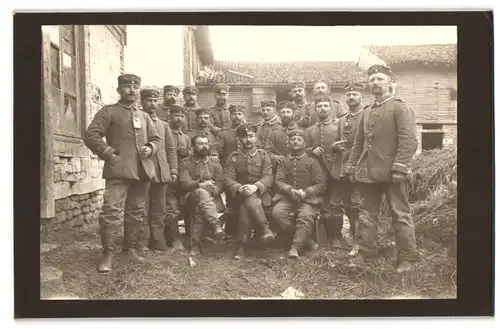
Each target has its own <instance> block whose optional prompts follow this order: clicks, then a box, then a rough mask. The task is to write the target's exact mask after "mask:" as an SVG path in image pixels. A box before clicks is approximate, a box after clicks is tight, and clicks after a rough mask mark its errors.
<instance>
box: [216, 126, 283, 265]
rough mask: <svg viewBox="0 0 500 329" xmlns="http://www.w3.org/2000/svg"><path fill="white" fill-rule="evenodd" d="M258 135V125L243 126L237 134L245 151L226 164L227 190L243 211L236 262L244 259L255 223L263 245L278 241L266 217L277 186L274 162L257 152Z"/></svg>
mask: <svg viewBox="0 0 500 329" xmlns="http://www.w3.org/2000/svg"><path fill="white" fill-rule="evenodd" d="M256 133H257V127H256V126H254V125H249V124H243V125H241V126H239V127H238V129H237V131H236V134H237V135H238V139H239V140H240V144H241V146H242V147H241V148H240V149H239V150H237V151H234V152H233V153H231V155H229V157H228V159H227V163H226V173H225V176H226V178H225V185H226V189H227V190H228V192H229V195H231V197H232V198H233V200H234V203H236V204H238V205H239V208H240V215H239V225H238V237H237V240H238V245H237V248H236V251H235V254H234V258H235V259H240V258H241V257H242V256H243V252H244V247H245V245H246V244H247V243H248V238H249V234H250V232H249V228H250V222H251V221H253V222H254V223H256V224H257V226H258V227H259V229H260V232H261V241H262V242H268V241H271V240H274V234H273V232H272V231H271V230H270V228H269V223H268V222H267V218H266V214H265V213H264V207H269V206H270V205H271V195H270V194H269V192H268V190H269V189H270V188H271V185H272V183H273V172H272V165H271V159H270V158H269V156H268V155H267V153H266V151H264V150H263V149H257V148H256V146H255V144H256V142H257V136H256Z"/></svg>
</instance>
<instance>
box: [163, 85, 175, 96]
mask: <svg viewBox="0 0 500 329" xmlns="http://www.w3.org/2000/svg"><path fill="white" fill-rule="evenodd" d="M169 91H173V92H174V93H175V94H176V95H178V94H179V88H177V87H176V86H172V85H166V86H163V93H164V94H165V93H167V92H169Z"/></svg>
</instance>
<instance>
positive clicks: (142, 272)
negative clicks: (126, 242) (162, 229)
mask: <svg viewBox="0 0 500 329" xmlns="http://www.w3.org/2000/svg"><path fill="white" fill-rule="evenodd" d="M41 240H42V243H51V244H57V245H58V247H57V248H56V249H53V250H51V251H49V252H46V253H43V254H41V256H40V263H41V266H53V267H56V268H58V269H60V270H61V271H62V272H63V284H60V285H56V286H43V287H42V290H41V298H50V297H57V296H63V297H65V298H68V297H74V298H81V299H241V298H272V297H278V298H279V297H280V295H281V294H282V293H283V292H284V291H285V290H286V289H287V288H289V287H293V288H294V289H295V290H299V291H300V292H301V293H302V296H303V297H302V298H311V299H382V298H403V297H406V298H456V284H455V283H456V263H455V259H451V258H449V257H448V256H447V249H446V248H445V247H443V246H442V245H439V244H436V243H432V242H429V241H427V242H425V243H421V242H419V244H420V245H419V253H420V256H421V261H420V262H419V263H417V264H415V265H414V268H413V271H412V272H410V273H406V274H398V273H396V272H395V269H394V266H393V264H394V261H395V260H394V258H393V257H394V253H393V252H391V250H389V251H388V250H386V251H385V252H384V253H382V254H381V255H380V256H379V257H377V258H374V259H372V260H370V261H369V262H367V263H365V264H356V263H354V261H353V260H352V259H351V258H350V257H349V256H348V252H349V249H340V248H339V249H326V248H325V246H321V247H320V248H319V249H318V250H316V251H315V252H309V253H307V254H305V255H304V256H303V257H301V259H300V260H299V261H293V260H288V259H287V258H286V257H285V253H286V250H285V249H282V248H278V247H274V248H272V247H271V248H266V249H264V248H259V247H258V246H253V247H252V248H251V249H250V250H249V251H248V252H247V253H246V257H245V258H244V259H242V260H239V261H238V260H233V259H232V257H231V256H232V252H233V250H234V242H223V243H211V244H207V247H206V255H205V256H203V257H200V256H197V257H194V261H195V262H196V265H195V266H194V267H190V264H189V261H188V255H187V252H173V251H171V250H170V251H167V252H165V253H155V252H148V253H147V254H145V257H146V259H147V261H146V262H145V263H144V264H139V265H138V264H132V263H130V262H129V261H128V259H127V257H125V256H124V255H123V254H121V253H119V254H118V255H117V257H116V258H115V261H114V271H113V272H112V273H110V274H99V273H97V272H96V261H97V259H98V257H99V256H100V254H101V247H100V239H99V237H98V235H97V234H96V232H95V230H94V231H93V232H86V233H80V234H79V233H77V232H75V231H71V232H70V231H64V230H59V231H57V232H56V231H49V232H42V235H41Z"/></svg>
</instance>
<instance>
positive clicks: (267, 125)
mask: <svg viewBox="0 0 500 329" xmlns="http://www.w3.org/2000/svg"><path fill="white" fill-rule="evenodd" d="M280 124H281V119H280V117H279V116H277V115H275V116H274V117H273V118H271V119H269V120H268V121H264V120H261V121H260V122H259V123H258V124H257V138H258V139H259V142H260V147H261V148H262V149H264V150H265V149H266V146H267V145H266V143H267V138H268V137H269V135H270V134H271V132H272V131H273V129H274V128H276V127H278V126H279V125H280Z"/></svg>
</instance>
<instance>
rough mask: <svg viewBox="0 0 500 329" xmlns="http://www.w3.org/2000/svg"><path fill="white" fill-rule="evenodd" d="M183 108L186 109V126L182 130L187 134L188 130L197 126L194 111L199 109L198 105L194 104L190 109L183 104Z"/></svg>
mask: <svg viewBox="0 0 500 329" xmlns="http://www.w3.org/2000/svg"><path fill="white" fill-rule="evenodd" d="M183 107H184V108H185V109H186V124H185V125H184V128H183V129H182V130H183V131H184V132H187V131H188V130H190V129H194V128H195V127H196V126H198V121H197V120H196V110H198V109H200V105H198V104H197V103H196V104H195V105H194V106H192V107H191V106H187V105H186V104H184V105H183Z"/></svg>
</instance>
